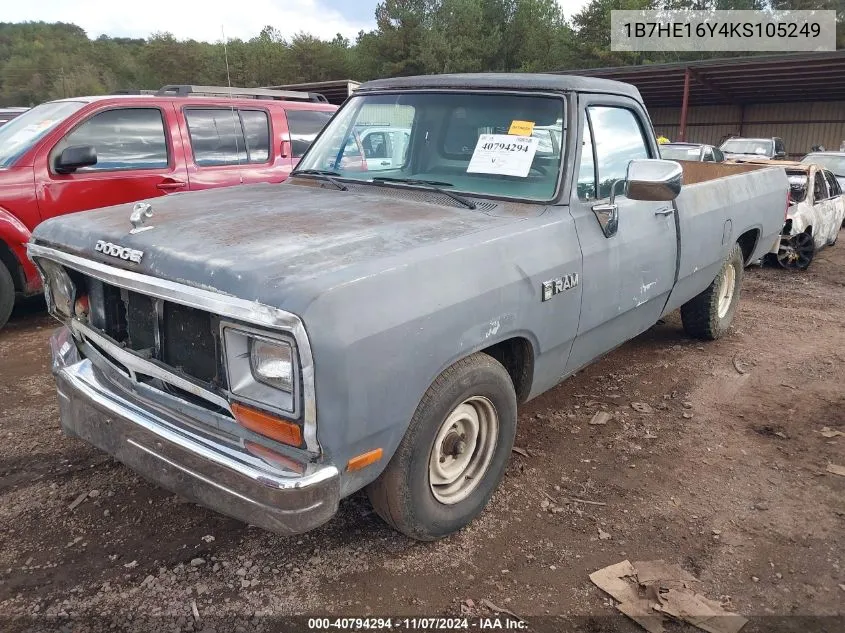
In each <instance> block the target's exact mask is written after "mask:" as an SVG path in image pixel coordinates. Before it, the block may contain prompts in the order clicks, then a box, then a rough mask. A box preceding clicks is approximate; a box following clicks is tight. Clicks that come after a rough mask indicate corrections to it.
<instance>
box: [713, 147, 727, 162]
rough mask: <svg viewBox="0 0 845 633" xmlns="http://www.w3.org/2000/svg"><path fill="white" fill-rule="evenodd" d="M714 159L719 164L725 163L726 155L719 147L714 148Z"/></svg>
mask: <svg viewBox="0 0 845 633" xmlns="http://www.w3.org/2000/svg"><path fill="white" fill-rule="evenodd" d="M713 159H714V160H715V161H716V162H717V163H721V162H724V160H725V155H724V154H723V153H722V150H720V149H719V148H718V147H714V148H713Z"/></svg>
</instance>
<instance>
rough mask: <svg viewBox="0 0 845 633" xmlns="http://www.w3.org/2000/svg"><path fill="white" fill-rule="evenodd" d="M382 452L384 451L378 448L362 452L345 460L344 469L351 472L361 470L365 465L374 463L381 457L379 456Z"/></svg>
mask: <svg viewBox="0 0 845 633" xmlns="http://www.w3.org/2000/svg"><path fill="white" fill-rule="evenodd" d="M383 454H384V451H383V450H382V449H380V448H377V449H375V450H372V451H369V452H367V453H362V454H361V455H358V456H357V457H353V458H352V459H350V460H349V461H348V462H346V470H347V472H351V471H353V470H361V469H362V468H364V467H365V466H369V465H370V464H375V463H376V462H377V461H378V460H380V459H381V456H382V455H383Z"/></svg>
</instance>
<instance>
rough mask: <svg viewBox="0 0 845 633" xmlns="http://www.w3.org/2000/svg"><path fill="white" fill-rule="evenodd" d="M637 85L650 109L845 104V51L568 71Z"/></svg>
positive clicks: (565, 72) (567, 71)
mask: <svg viewBox="0 0 845 633" xmlns="http://www.w3.org/2000/svg"><path fill="white" fill-rule="evenodd" d="M560 73H561V74H567V75H589V76H591V77H602V78H604V79H615V80H617V81H625V82H628V83H631V84H634V85H635V86H636V87H637V88H639V91H640V94H642V96H643V100H644V101H645V103H646V105H647V106H649V107H660V106H679V105H681V103H682V101H683V100H684V83H685V80H686V81H688V82H689V103H688V105H689V106H696V105H720V104H742V103H783V102H795V101H838V100H845V50H841V51H836V52H828V53H795V54H790V55H758V56H753V57H731V58H720V59H708V60H703V61H690V62H673V63H669V64H647V65H642V66H617V67H613V68H589V69H585V70H562V71H560Z"/></svg>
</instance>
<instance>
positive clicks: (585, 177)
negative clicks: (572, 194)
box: [576, 118, 596, 202]
mask: <svg viewBox="0 0 845 633" xmlns="http://www.w3.org/2000/svg"><path fill="white" fill-rule="evenodd" d="M576 188H577V191H578V199H579V200H583V201H585V202H587V201H589V200H595V199H596V163H595V160H594V159H593V137H592V135H591V134H590V122H589V120H588V119H587V118H585V119H584V136H583V137H582V140H581V165H580V167H579V168H578V182H577V184H576Z"/></svg>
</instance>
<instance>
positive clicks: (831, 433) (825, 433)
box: [819, 426, 845, 438]
mask: <svg viewBox="0 0 845 633" xmlns="http://www.w3.org/2000/svg"><path fill="white" fill-rule="evenodd" d="M819 433H821V434H822V437H827V438H830V437H839V436H840V435H845V433H843V432H842V431H839V430H837V429H832V428H830V427H829V426H823V427H822V430H821V431H819Z"/></svg>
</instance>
